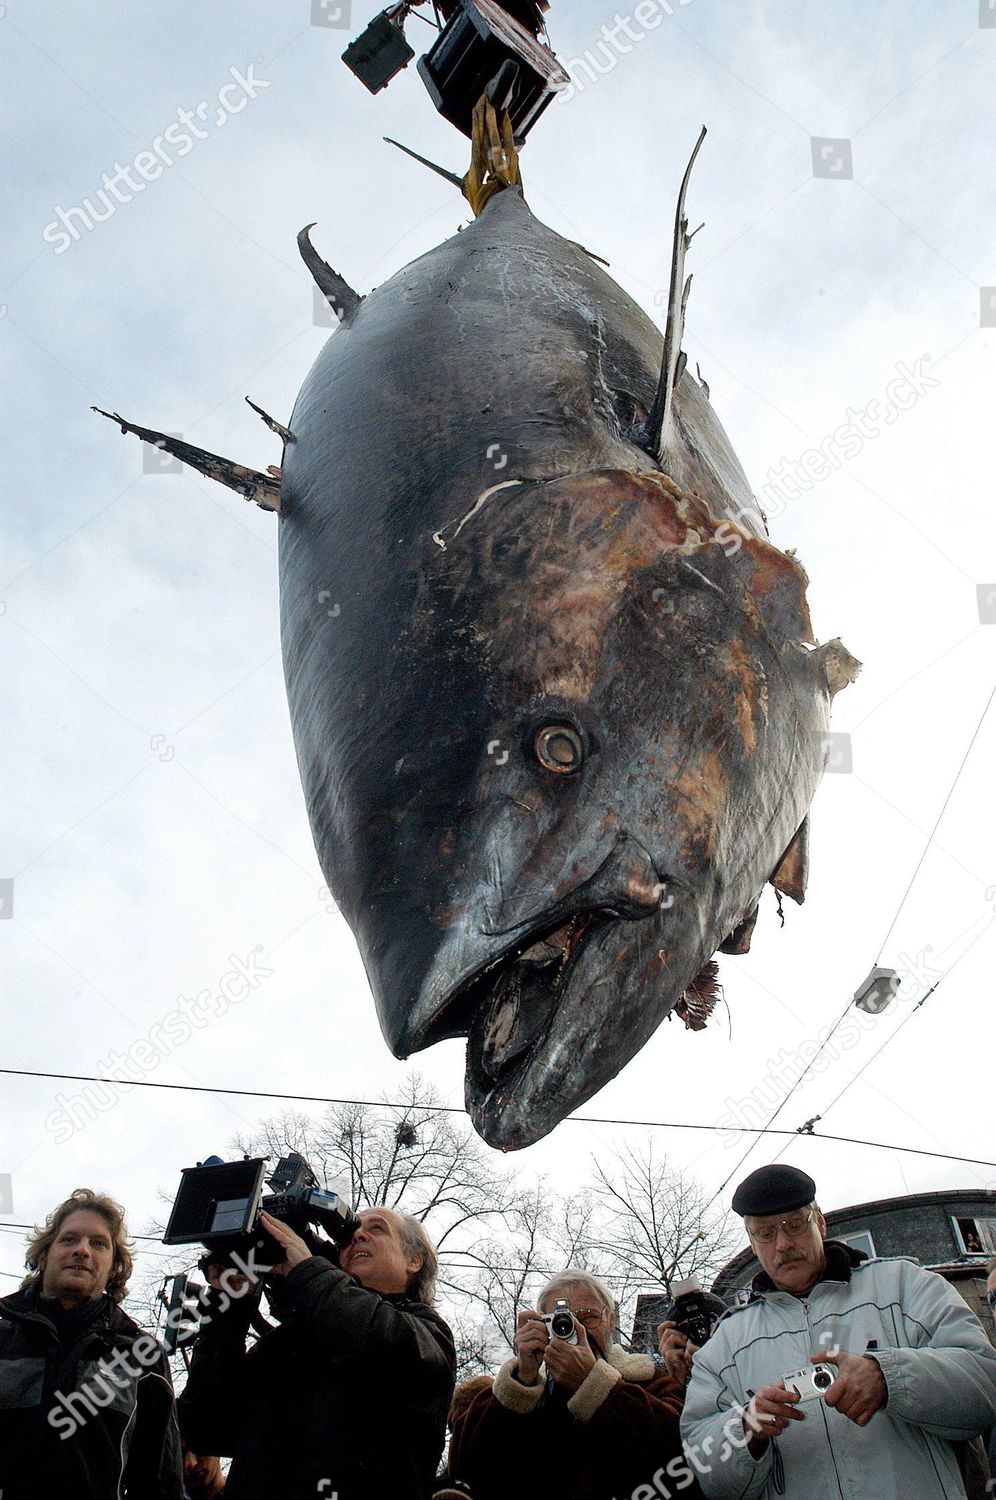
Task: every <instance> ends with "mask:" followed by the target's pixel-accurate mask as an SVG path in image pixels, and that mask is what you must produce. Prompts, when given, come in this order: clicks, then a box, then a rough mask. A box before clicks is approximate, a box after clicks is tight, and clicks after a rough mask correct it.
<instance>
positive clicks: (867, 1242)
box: [833, 1229, 875, 1257]
mask: <svg viewBox="0 0 996 1500" xmlns="http://www.w3.org/2000/svg"><path fill="white" fill-rule="evenodd" d="M833 1238H834V1239H835V1240H841V1241H842V1243H843V1244H845V1245H850V1247H851V1249H852V1250H863V1251H864V1253H865V1255H867V1256H869V1257H874V1255H875V1241H874V1240H873V1239H872V1237H871V1235H870V1234H869V1233H868V1230H867V1229H858V1230H855V1232H854V1234H835V1235H834V1236H833Z"/></svg>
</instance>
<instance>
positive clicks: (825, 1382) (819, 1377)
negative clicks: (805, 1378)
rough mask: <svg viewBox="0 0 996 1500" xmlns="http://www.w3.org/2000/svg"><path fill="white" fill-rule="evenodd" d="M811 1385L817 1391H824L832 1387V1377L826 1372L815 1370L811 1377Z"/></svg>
mask: <svg viewBox="0 0 996 1500" xmlns="http://www.w3.org/2000/svg"><path fill="white" fill-rule="evenodd" d="M813 1384H814V1385H815V1387H816V1389H817V1390H818V1391H825V1390H826V1389H827V1388H828V1386H831V1385H833V1376H832V1375H831V1374H830V1373H829V1372H828V1371H827V1370H817V1372H816V1374H815V1375H814V1376H813Z"/></svg>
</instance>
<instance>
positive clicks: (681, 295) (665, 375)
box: [647, 125, 706, 469]
mask: <svg viewBox="0 0 996 1500" xmlns="http://www.w3.org/2000/svg"><path fill="white" fill-rule="evenodd" d="M705 137H706V128H705V126H704V125H703V127H702V129H701V131H700V132H699V138H698V140H697V141H696V142H695V148H694V150H693V151H692V154H691V156H690V157H689V159H688V166H687V167H686V168H685V175H684V177H683V178H682V179H681V189H680V191H679V193H678V206H677V209H676V210H675V216H674V246H673V249H672V252H671V286H670V290H669V292H668V303H667V326H666V328H665V331H664V358H663V360H662V362H661V374H660V380H659V381H658V383H657V395H656V397H655V398H654V404H653V408H652V410H651V412H650V417H649V419H648V421H647V447H648V449H649V450H650V452H651V453H652V454H653V456H654V458H656V460H657V462H658V463H659V464H660V466H661V468H662V469H666V467H667V465H666V455H667V451H668V436H669V429H670V428H671V425H672V423H673V421H674V416H673V405H674V391H675V387H676V386H677V384H678V381H679V380H680V379H681V375H682V372H683V370H684V368H685V356H684V355H683V354H682V352H681V340H682V336H683V334H684V331H685V306H686V304H687V302H688V293H689V289H690V287H691V285H692V278H691V277H690V276H689V278H688V280H687V281H686V280H685V279H684V278H685V251H686V250H687V249H688V247H689V245H690V244H691V242H692V239H693V238H694V236H695V235H696V234H698V232H699V231H698V229H695V230H693V231H692V233H691V234H689V233H688V220H687V219H686V217H685V194H686V193H687V191H688V181H689V178H690V177H691V175H692V167H693V166H694V165H695V158H696V157H697V156H698V154H699V148H700V147H701V145H702V142H703V141H704V140H705ZM701 227H702V226H701V225H699V228H701Z"/></svg>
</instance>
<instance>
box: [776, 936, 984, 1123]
mask: <svg viewBox="0 0 996 1500" xmlns="http://www.w3.org/2000/svg"><path fill="white" fill-rule="evenodd" d="M993 926H996V921H993V922H987V924H986V926H985V927H983V928H982V930H981V931H980V932H977V933H976V935H975V937H974V938H973V939H972V941H971V942H970V943H969V944H968V946H967V947H966V948H963V949H962V951H961V952H960V953H959V955H958V957H957V958H956V959H955V961H954V963H953V964H952V965H951V967H950V968H949V969H946V970H945V972H944V973H943V974H942V975H941V978H940V979H935V980H934V983H933V984H932V985H931V986H930V989H929V990H928V991H927V993H926V994H925V995H924V996H923V997H922V999H920V1000H918V1001H917V1003H916V1004H915V1005H914V1007H913V1009H912V1010H911V1011H910V1013H909V1015H908V1016H906V1017H904V1019H903V1020H902V1021H900V1023H899V1025H898V1026H897V1027H896V1029H895V1031H893V1032H891V1033H890V1035H889V1036H887V1037H886V1038H885V1041H884V1042H883V1043H882V1045H881V1046H880V1047H878V1048H876V1050H875V1051H874V1052H873V1053H872V1055H871V1057H869V1058H868V1059H867V1060H866V1061H865V1062H864V1063H862V1065H861V1067H860V1068H859V1069H858V1071H857V1072H856V1073H855V1074H854V1076H853V1078H850V1079H849V1080H848V1081H847V1083H845V1085H844V1087H843V1088H842V1089H841V1091H840V1093H839V1094H835V1095H834V1097H833V1098H832V1099H831V1100H830V1103H829V1104H827V1105H825V1106H824V1108H823V1110H822V1111H821V1113H820V1114H819V1115H818V1116H816V1117H815V1118H816V1119H820V1120H822V1119H823V1118H824V1116H825V1115H827V1114H829V1113H830V1111H831V1110H832V1109H833V1107H834V1105H835V1104H836V1103H837V1102H838V1101H839V1100H840V1099H843V1097H844V1095H845V1094H846V1093H847V1091H848V1089H849V1088H851V1087H852V1085H853V1084H855V1083H857V1081H858V1079H859V1078H860V1077H861V1075H862V1073H864V1072H865V1071H866V1070H867V1069H868V1068H870V1067H871V1065H872V1063H873V1062H874V1061H875V1059H876V1058H877V1057H881V1055H882V1053H883V1052H884V1051H885V1049H886V1047H888V1046H890V1045H891V1043H892V1042H894V1041H895V1039H896V1037H897V1036H898V1035H899V1033H900V1032H901V1031H902V1029H903V1027H904V1026H908V1025H909V1023H910V1022H911V1021H912V1019H913V1017H914V1016H915V1015H916V1013H917V1011H918V1010H919V1009H920V1007H921V1006H923V1005H926V1003H927V1001H928V1000H929V999H930V997H931V995H932V994H933V993H934V991H935V990H936V989H937V987H938V985H939V984H941V983H942V981H943V980H945V979H947V978H948V976H949V975H950V974H952V973H953V972H954V970H955V969H956V968H957V967H958V965H959V964H960V963H961V961H962V959H963V958H964V957H965V956H966V954H968V953H971V951H972V949H973V948H974V947H975V945H976V943H977V942H978V941H979V939H980V938H983V937H985V935H986V933H987V932H988V931H989V929H990V928H991V927H993ZM799 1133H800V1134H803V1133H805V1134H808V1131H807V1132H803V1130H802V1128H801V1127H800V1131H799Z"/></svg>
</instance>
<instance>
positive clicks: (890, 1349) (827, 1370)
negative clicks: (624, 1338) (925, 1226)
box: [681, 1165, 996, 1500]
mask: <svg viewBox="0 0 996 1500" xmlns="http://www.w3.org/2000/svg"><path fill="white" fill-rule="evenodd" d="M733 1208H734V1211H735V1212H736V1213H739V1214H741V1215H743V1219H744V1226H745V1228H746V1230H747V1234H748V1237H749V1239H750V1242H751V1248H752V1250H753V1252H754V1255H755V1256H756V1257H757V1260H758V1261H759V1263H760V1265H761V1270H760V1272H759V1273H758V1275H757V1276H756V1277H755V1278H754V1282H753V1296H752V1298H751V1300H750V1302H748V1303H747V1304H746V1306H744V1307H739V1308H734V1309H733V1310H732V1311H730V1312H728V1313H727V1315H726V1316H725V1318H723V1320H722V1321H721V1322H720V1323H719V1325H718V1327H717V1328H716V1329H715V1331H714V1332H713V1335H712V1337H711V1338H710V1339H709V1341H708V1343H707V1344H706V1345H705V1346H704V1347H703V1348H702V1349H700V1350H699V1351H698V1352H697V1353H696V1354H695V1356H694V1359H693V1362H692V1371H691V1380H690V1382H689V1386H688V1390H687V1392H686V1397H685V1410H684V1413H683V1415H682V1422H681V1426H682V1435H683V1438H684V1441H685V1451H686V1453H687V1454H688V1457H689V1460H690V1461H691V1462H692V1463H693V1464H694V1466H695V1468H696V1469H697V1471H698V1473H699V1476H700V1481H699V1482H700V1484H701V1486H702V1488H703V1490H704V1491H705V1493H706V1495H707V1496H708V1497H709V1500H754V1497H757V1496H765V1497H773V1496H775V1495H778V1496H784V1497H785V1500H803V1497H805V1500H843V1497H844V1496H846V1497H847V1500H909V1497H916V1500H963V1497H964V1495H965V1489H964V1485H963V1483H962V1478H961V1474H960V1472H959V1456H960V1455H959V1451H958V1450H959V1447H960V1448H964V1446H965V1445H966V1444H967V1443H969V1442H971V1441H972V1440H973V1439H975V1438H976V1437H977V1436H978V1434H979V1433H980V1432H982V1431H984V1430H985V1429H986V1428H988V1427H989V1426H990V1425H991V1424H992V1422H993V1421H994V1414H996V1350H994V1349H993V1347H992V1345H991V1344H990V1343H989V1340H988V1339H987V1338H986V1336H985V1334H984V1333H983V1331H982V1327H981V1325H980V1323H979V1320H978V1318H976V1316H975V1314H974V1313H973V1312H972V1311H971V1310H970V1309H969V1307H968V1306H967V1304H966V1303H965V1302H964V1301H963V1300H962V1298H961V1297H960V1296H959V1295H958V1293H957V1292H956V1291H955V1289H954V1288H953V1287H952V1286H950V1285H949V1283H948V1282H946V1281H945V1280H944V1279H943V1277H941V1276H938V1275H936V1274H935V1273H934V1272H932V1271H925V1270H923V1269H922V1268H921V1267H920V1266H919V1265H917V1264H916V1263H915V1262H914V1261H911V1260H905V1259H899V1258H896V1259H888V1260H886V1259H875V1260H868V1259H867V1257H865V1256H864V1255H863V1254H862V1253H861V1252H860V1251H858V1250H853V1249H851V1248H850V1247H849V1246H848V1245H846V1244H844V1243H842V1242H840V1241H836V1240H828V1239H827V1238H826V1230H827V1226H826V1220H825V1219H824V1217H823V1215H822V1214H821V1212H820V1210H819V1206H818V1204H817V1203H816V1184H815V1183H814V1181H813V1179H812V1178H811V1177H810V1176H808V1175H807V1174H806V1173H805V1172H801V1171H799V1170H798V1168H796V1167H790V1166H785V1165H773V1166H769V1167H760V1168H759V1169H758V1170H757V1171H755V1172H752V1173H751V1174H750V1176H749V1177H747V1178H746V1179H745V1180H744V1181H743V1182H742V1183H741V1184H740V1186H739V1187H738V1188H737V1190H736V1192H735V1194H734V1195H733Z"/></svg>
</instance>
